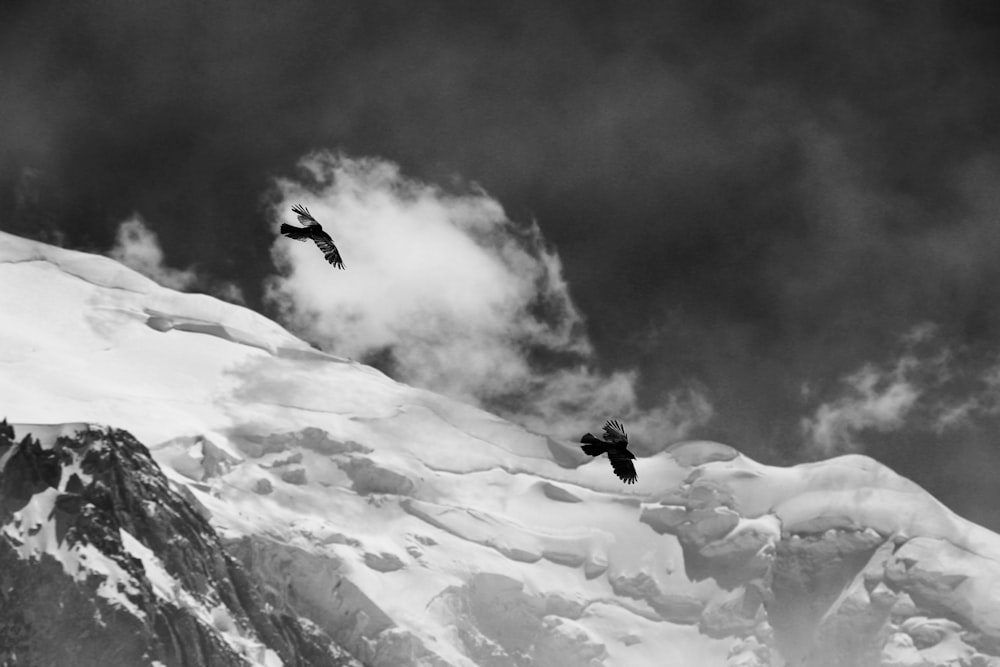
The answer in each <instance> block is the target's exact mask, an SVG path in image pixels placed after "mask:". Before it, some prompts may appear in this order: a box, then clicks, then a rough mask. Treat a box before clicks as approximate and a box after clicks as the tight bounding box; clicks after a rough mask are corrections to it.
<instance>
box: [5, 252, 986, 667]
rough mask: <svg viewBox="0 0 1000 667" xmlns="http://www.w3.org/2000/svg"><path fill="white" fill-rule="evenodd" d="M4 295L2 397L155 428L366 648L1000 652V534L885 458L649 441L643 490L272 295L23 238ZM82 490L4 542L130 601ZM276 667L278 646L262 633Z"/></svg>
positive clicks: (811, 654)
mask: <svg viewBox="0 0 1000 667" xmlns="http://www.w3.org/2000/svg"><path fill="white" fill-rule="evenodd" d="M0 313H3V315H4V316H3V317H2V318H0V364H2V367H3V370H4V372H3V373H2V374H0V416H6V417H7V418H8V419H10V420H11V421H12V422H14V423H15V424H16V425H17V426H16V430H17V433H18V437H21V436H23V434H24V433H27V432H31V433H33V434H35V435H36V436H38V437H41V438H42V440H43V443H44V442H50V441H52V440H53V439H54V438H56V437H58V435H59V433H60V431H59V429H60V428H66V429H69V428H72V425H73V424H80V423H100V424H108V425H112V426H114V427H117V428H123V429H126V430H128V431H130V432H131V433H132V434H134V435H135V436H136V437H137V438H138V439H139V440H140V441H142V442H144V443H145V444H146V445H147V446H149V447H150V449H151V450H152V453H153V456H154V458H155V460H156V462H157V463H158V464H159V465H160V466H161V467H162V468H163V470H164V472H165V473H166V474H167V476H168V477H169V479H170V480H171V483H172V484H174V485H176V486H177V488H179V489H184V493H185V494H186V495H187V496H188V497H189V498H190V499H191V500H192V501H194V503H195V504H196V505H197V506H199V507H201V508H202V511H204V513H205V514H206V515H207V516H209V517H210V520H211V523H212V525H213V526H214V527H215V528H216V529H217V530H218V531H219V532H220V534H221V535H223V536H224V538H225V539H226V541H227V543H228V544H229V548H230V550H231V551H232V553H233V554H234V555H236V556H237V557H238V558H239V559H240V560H241V561H242V562H243V563H244V565H246V566H247V567H248V568H249V569H251V570H252V571H254V573H255V574H257V575H259V576H260V577H261V578H262V579H263V580H264V581H267V582H269V584H268V589H267V591H266V595H267V596H270V597H271V599H273V600H275V601H279V600H280V601H282V602H285V603H288V604H290V605H291V606H292V607H293V608H295V609H296V610H297V612H298V613H299V614H301V615H303V616H305V617H307V618H308V619H309V620H310V621H311V622H314V623H315V624H316V625H317V626H318V627H319V628H321V629H322V630H324V631H325V632H327V633H328V634H329V635H330V636H332V637H334V638H335V639H336V640H337V641H338V642H339V643H340V644H341V645H343V646H345V647H347V648H348V649H349V650H350V651H351V652H352V653H353V654H354V655H355V656H356V657H358V658H359V659H361V660H362V661H363V662H364V663H365V664H368V665H385V666H387V667H388V666H390V665H391V666H393V667H403V666H406V665H440V666H455V667H459V666H461V667H473V666H474V665H496V666H505V665H518V664H528V663H527V661H529V660H530V661H533V662H532V664H535V665H541V666H551V667H570V666H576V665H608V666H611V665H630V666H635V667H643V666H644V665H648V666H650V667H652V666H653V665H665V664H666V665H673V664H676V665H706V666H712V665H720V666H722V665H733V666H735V665H741V666H747V667H749V666H751V665H771V664H773V665H780V664H784V663H783V660H785V659H787V660H790V661H791V660H798V662H795V664H803V665H834V664H856V665H865V664H879V663H878V661H879V660H883V661H885V662H884V663H883V664H892V665H900V666H902V665H920V664H952V663H948V662H947V661H948V660H954V663H953V664H973V663H972V662H970V661H972V660H973V659H974V658H975V659H977V660H980V661H981V662H982V664H989V663H987V662H986V661H987V660H988V659H992V658H991V657H990V656H995V655H997V647H998V646H1000V602H998V601H1000V536H997V535H996V534H993V533H991V532H989V531H987V530H985V529H984V528H981V527H979V526H976V525H974V524H972V523H970V522H968V521H965V520H963V519H962V518H961V517H958V516H957V515H955V514H954V513H952V512H950V511H949V510H948V509H947V508H945V507H944V506H943V505H941V504H940V503H939V502H937V501H936V500H935V499H934V498H933V497H931V496H930V495H929V494H927V493H926V492H925V491H923V490H922V489H921V488H920V487H919V486H917V485H916V484H914V483H912V482H910V481H909V480H906V479H904V478H902V477H899V476H898V475H896V474H894V473H893V472H892V471H891V470H889V469H887V468H885V467H884V466H881V465H880V464H878V463H877V462H875V461H874V460H872V459H869V458H866V457H863V456H856V455H855V456H844V457H839V458H836V459H832V460H828V461H822V462H818V463H813V464H808V465H799V466H795V467H792V468H778V467H771V466H766V465H763V464H760V463H757V462H755V461H753V460H751V459H749V458H747V457H745V456H743V455H741V454H740V453H739V452H738V451H737V450H736V449H734V448H732V447H730V446H727V445H724V444H720V443H712V442H691V443H683V444H681V445H678V446H675V447H674V448H672V449H671V450H669V451H667V452H664V453H661V454H658V455H656V456H653V457H649V458H640V459H638V460H637V461H636V468H637V469H638V470H639V481H638V483H637V484H636V485H634V486H629V487H626V486H624V485H623V484H621V483H620V482H619V480H617V479H615V478H614V476H612V475H611V474H610V471H609V470H608V468H607V462H606V461H604V460H598V461H593V462H590V461H587V460H586V459H587V457H583V456H577V455H576V453H575V448H576V444H575V443H571V442H561V441H554V440H552V439H550V438H548V437H546V436H545V435H542V434H536V433H531V432H528V431H526V430H524V429H523V428H521V427H519V426H517V425H515V424H512V423H510V422H507V421H505V420H503V419H500V418H498V417H496V416H494V415H491V414H489V413H486V412H484V411H482V410H479V409H477V408H474V407H470V406H467V405H463V404H461V403H458V402H456V401H453V400H449V399H447V398H444V397H441V396H438V395H435V394H432V393H430V392H427V391H423V390H420V389H417V388H413V387H409V386H406V385H403V384H400V383H398V382H395V381H393V380H392V379H390V378H388V377H386V376H385V375H384V374H382V373H380V372H378V371H376V370H374V369H372V368H369V367H366V366H364V365H361V364H358V363H355V362H352V361H350V360H347V359H343V358H340V357H337V356H335V355H332V354H327V353H324V352H320V351H318V350H316V349H314V348H312V347H310V346H309V345H308V344H306V343H304V342H303V341H301V340H299V339H297V338H296V337H294V336H293V335H292V334H291V333H289V332H288V331H286V330H285V329H283V328H282V327H280V326H279V325H277V324H275V323H274V322H271V321H270V320H267V319H266V318H264V317H263V316H261V315H259V314H256V313H254V312H252V311H250V310H248V309H246V308H242V307H239V306H235V305H232V304H228V303H224V302H222V301H219V300H216V299H214V298H211V297H208V296H203V295H194V294H182V293H178V292H176V291H173V290H170V289H167V288H164V287H160V286H158V285H156V284H155V283H153V282H151V281H150V280H148V279H146V278H144V277H142V276H140V275H139V274H137V273H135V272H133V271H131V270H129V269H127V268H125V267H123V266H121V265H120V264H118V263H116V262H114V261H112V260H110V259H107V258H103V257H96V256H92V255H87V254H83V253H78V252H72V251H68V250H63V249H59V248H54V247H50V246H46V245H43V244H40V243H35V242H30V241H26V240H23V239H20V238H17V237H14V236H10V235H7V234H3V233H0ZM47 424H70V425H71V426H67V427H59V426H51V427H45V428H41V427H40V426H39V425H47ZM588 428H592V425H586V424H582V425H581V429H582V430H586V429H588ZM3 455H4V453H3V452H0V468H2V463H3ZM55 493H56V492H55V491H53V492H52V493H41V494H37V495H35V496H34V497H33V498H32V499H31V502H30V503H29V504H28V506H27V507H25V508H24V509H22V510H21V511H20V514H19V516H18V521H19V522H20V523H19V525H18V526H14V525H13V524H8V525H6V526H5V527H4V528H3V531H4V532H3V536H4V537H6V538H7V539H8V540H10V541H11V542H12V543H14V544H18V545H19V546H18V549H19V550H20V553H21V554H22V555H23V556H24V557H26V558H27V557H30V556H31V555H32V554H36V553H39V552H43V551H44V552H46V553H50V554H51V555H53V556H54V557H56V558H57V559H59V560H60V562H61V563H63V566H64V567H65V569H66V572H68V573H70V574H73V573H74V572H78V571H80V570H81V568H82V567H84V566H83V565H81V562H83V561H86V567H88V568H90V570H91V571H99V572H101V573H102V574H103V576H104V577H105V580H106V581H107V582H108V584H107V587H108V591H109V593H108V595H109V597H113V594H112V593H111V592H110V591H111V590H112V589H114V590H117V588H116V586H117V584H118V583H120V577H119V573H117V572H116V571H115V569H114V568H113V567H111V566H110V565H108V564H107V563H104V562H102V561H101V557H100V554H99V553H82V552H81V553H74V554H68V553H60V552H59V549H58V547H56V546H53V540H52V538H51V535H50V534H49V533H48V532H47V530H48V529H47V528H46V527H45V526H46V525H47V522H46V521H45V520H44V517H46V516H47V515H48V514H49V513H50V511H51V508H52V503H53V502H54V496H55ZM36 526H41V529H40V530H38V531H37V532H34V533H32V530H33V529H34V527H36ZM121 537H122V540H123V543H124V544H126V545H127V546H128V548H129V550H130V551H131V552H132V553H133V554H134V555H135V557H136V558H138V559H139V560H140V561H141V562H142V564H143V567H144V568H145V571H146V576H147V578H148V579H149V581H150V583H151V584H152V586H153V589H154V591H155V592H156V594H157V595H159V596H162V597H163V598H164V599H167V600H170V601H171V603H172V604H175V605H179V606H182V607H185V608H188V609H190V610H192V611H193V612H194V613H196V614H197V616H198V617H199V618H202V619H203V620H204V621H205V622H206V623H210V624H212V625H214V626H215V627H217V628H218V629H219V632H220V634H221V636H222V637H223V638H224V640H225V641H227V642H230V643H231V644H233V645H234V647H237V648H239V649H240V650H241V652H242V653H243V654H245V655H246V654H248V652H249V651H250V650H251V648H253V647H250V646H248V645H246V641H248V640H246V638H243V637H241V636H240V635H239V633H236V632H234V631H233V630H232V628H233V627H234V626H233V625H232V623H231V619H229V620H227V619H226V618H225V613H224V612H220V611H219V610H218V609H213V608H209V607H206V606H204V605H203V604H202V603H200V602H199V601H197V600H194V599H189V598H186V597H184V595H183V594H182V593H180V592H178V591H179V589H178V587H177V586H176V583H175V582H174V581H172V579H171V577H170V576H169V575H168V574H167V573H166V571H165V570H164V569H163V567H162V565H161V564H160V563H159V560H158V557H157V555H156V554H154V553H152V552H151V551H149V549H147V548H145V547H143V546H142V545H141V544H139V543H137V542H136V541H135V540H134V539H132V538H131V536H129V535H128V534H127V533H123V534H122V536H121ZM816 581H823V582H827V583H828V584H829V582H835V584H836V585H834V584H829V585H830V588H829V590H826V589H823V590H820V591H819V592H818V593H816V592H815V591H816V590H818V589H816V587H815V586H814V585H813V584H815V582H816ZM807 591H813V592H807ZM119 604H121V605H127V601H122V600H119ZM907 605H909V606H907ZM862 621H864V622H865V623H874V624H875V625H874V627H876V629H877V632H875V633H874V634H873V635H872V636H871V637H868V636H867V635H865V636H864V637H863V638H861V639H858V640H857V641H858V642H862V641H863V642H867V643H865V645H864V646H859V647H857V648H856V650H855V649H854V648H846V649H844V648H842V647H838V646H835V645H832V644H830V643H829V642H827V643H824V642H823V641H821V640H819V639H817V638H816V637H817V636H818V634H817V633H819V634H820V635H821V634H823V633H829V634H830V636H838V637H847V636H851V633H852V632H854V634H855V635H856V634H858V633H857V632H855V630H856V629H857V628H858V627H861V626H860V625H859V624H860V623H861V622H862ZM838 633H839V634H838ZM862 634H863V633H862ZM876 635H877V636H876ZM241 642H243V643H242V644H241ZM258 648H259V647H258ZM838 651H847V653H842V654H841V653H838ZM851 651H854V652H853V653H852V652H851ZM845 655H846V656H848V657H847V658H845V657H844V656H845ZM850 656H862V657H860V658H857V660H858V661H856V662H855V663H850V662H849V660H851V659H854V658H851V657H850ZM865 656H867V657H865ZM871 656H874V657H871ZM845 660H847V662H845ZM960 660H965V661H966V662H964V663H963V662H960ZM873 661H874V662H873ZM258 664H265V665H271V664H277V663H275V662H274V660H273V657H272V656H271V655H270V654H267V653H266V651H263V650H262V652H259V659H258Z"/></svg>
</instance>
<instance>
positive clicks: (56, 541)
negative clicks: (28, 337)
mask: <svg viewBox="0 0 1000 667" xmlns="http://www.w3.org/2000/svg"><path fill="white" fill-rule="evenodd" d="M76 426H79V427H80V428H79V430H78V431H77V432H76V433H75V434H74V435H66V434H54V433H45V431H46V430H47V429H36V433H37V431H38V430H41V431H42V433H41V434H40V435H42V436H43V437H45V436H48V437H49V441H48V442H45V443H44V444H43V442H42V441H40V440H39V439H36V438H34V437H32V434H31V433H30V432H29V431H30V430H31V429H29V428H24V429H21V428H19V429H18V430H19V431H25V432H26V434H25V435H24V437H23V438H22V439H21V440H20V441H17V440H15V437H14V436H15V434H14V429H13V428H12V427H11V426H10V425H8V424H7V423H6V422H4V423H3V425H2V426H0V462H2V466H0V591H2V595H3V605H2V606H0V609H2V611H0V664H5V665H8V664H9V665H95V666H96V665H152V664H155V663H156V662H157V661H158V662H159V663H162V664H164V665H185V666H192V667H193V666H201V665H205V666H216V665H233V666H236V665H246V664H250V663H252V664H264V665H278V664H285V665H330V666H331V667H332V666H334V665H350V664H353V661H352V660H351V659H350V658H349V656H348V655H347V654H346V653H345V652H344V651H342V650H341V649H339V648H338V647H337V646H336V645H335V644H334V643H333V642H332V641H331V639H330V638H329V637H328V636H325V635H324V634H323V633H322V632H320V631H318V630H317V629H316V628H315V627H313V626H311V625H309V624H306V623H303V622H302V621H301V620H300V619H299V618H298V616H297V615H295V614H294V613H292V612H291V611H290V609H289V608H288V607H287V606H286V605H276V604H273V603H264V601H263V599H262V598H261V595H260V593H259V586H258V583H257V582H255V581H253V580H252V578H251V577H249V576H248V574H247V572H246V570H245V569H244V568H243V567H242V566H240V564H239V563H238V562H237V561H236V560H235V559H234V558H233V557H232V556H230V555H229V554H228V553H227V552H226V551H225V550H224V549H223V548H222V544H221V542H220V540H219V538H218V536H217V535H216V533H215V530H214V529H213V528H212V527H211V525H209V523H208V522H207V521H206V520H205V519H204V518H203V517H202V515H201V514H200V513H199V512H198V511H197V510H196V509H195V508H193V507H192V506H191V504H190V503H189V502H187V501H186V500H185V499H184V498H183V497H182V496H181V495H179V494H177V493H175V492H174V491H173V490H172V489H171V488H170V484H169V482H168V481H167V479H166V477H164V475H163V473H162V472H161V470H160V468H159V466H158V465H157V464H156V463H155V462H153V460H152V458H151V457H150V455H149V451H148V450H147V449H146V448H145V447H144V446H143V445H142V444H140V443H139V442H137V441H136V440H135V439H134V438H132V437H131V436H130V435H129V434H128V433H126V432H124V431H118V430H113V429H98V428H93V427H88V426H85V425H76ZM59 431H62V432H63V433H65V432H67V431H69V429H67V428H63V429H59ZM53 436H54V437H53ZM58 638H72V639H73V641H57V639H58Z"/></svg>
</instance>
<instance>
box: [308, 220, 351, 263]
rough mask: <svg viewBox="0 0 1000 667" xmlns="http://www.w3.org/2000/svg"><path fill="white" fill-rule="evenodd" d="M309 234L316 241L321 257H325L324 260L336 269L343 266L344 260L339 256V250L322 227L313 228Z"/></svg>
mask: <svg viewBox="0 0 1000 667" xmlns="http://www.w3.org/2000/svg"><path fill="white" fill-rule="evenodd" d="M311 236H312V240H313V241H315V242H316V246H317V247H318V248H319V249H320V250H322V251H323V257H325V258H326V261H328V262H330V263H331V264H333V265H334V266H335V267H337V268H338V269H342V268H344V260H343V259H341V258H340V251H339V250H337V246H336V245H334V243H333V239H332V238H330V235H329V234H327V233H326V232H324V231H323V230H322V229H314V230H313V231H312V234H311Z"/></svg>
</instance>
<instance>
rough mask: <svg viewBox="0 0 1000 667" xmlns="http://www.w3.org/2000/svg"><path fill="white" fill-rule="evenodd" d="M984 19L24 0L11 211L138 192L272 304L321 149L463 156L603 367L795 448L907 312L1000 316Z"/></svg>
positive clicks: (11, 38)
mask: <svg viewBox="0 0 1000 667" xmlns="http://www.w3.org/2000/svg"><path fill="white" fill-rule="evenodd" d="M998 32H1000V12H998V11H997V10H996V9H995V8H993V7H992V5H990V4H987V3H978V4H974V3H952V2H948V3H945V2H931V3H919V4H915V3H904V2H882V3H872V2H847V3H844V2H808V3H795V4H788V3H782V4H778V3H764V2H746V3H732V2H713V1H709V2H696V3H662V2H630V3H613V4H611V3H596V2H563V3H556V2H547V3H546V2H505V3H489V4H486V3H450V2H430V3H426V2H422V3H407V2H375V3H371V2H368V3H362V2H356V3H355V2H328V3H312V2H298V1H294V0H293V1H287V2H281V3H275V2H263V1H253V0H251V1H248V2H240V3H225V2H165V1H164V2H160V1H158V0H153V1H150V2H143V3H132V2H125V1H124V0H121V1H114V0H103V1H100V2H97V1H94V2H76V3H60V2H55V1H52V2H32V3H19V2H8V3H4V4H3V6H2V8H0V71H2V73H3V75H2V76H0V225H2V226H3V228H4V229H7V230H11V231H14V232H17V233H22V234H27V235H33V236H37V237H42V238H46V239H49V240H55V241H59V242H63V243H65V244H67V245H71V246H74V247H83V248H88V249H95V250H102V251H106V250H108V249H109V248H111V247H112V246H113V244H114V243H115V238H116V237H115V234H116V233H117V229H118V225H119V223H120V222H121V221H122V220H124V219H126V218H127V217H129V216H131V215H132V214H133V213H138V214H139V215H141V216H142V218H143V219H144V220H145V221H146V223H147V225H148V226H149V228H150V229H151V230H153V231H154V232H155V233H156V234H157V236H158V238H159V239H160V242H161V244H162V247H163V252H164V257H165V261H166V263H167V264H168V265H170V266H175V267H184V268H189V267H190V268H192V270H196V271H197V272H198V274H199V275H200V276H204V277H205V279H206V280H214V281H218V282H219V283H229V282H235V283H237V284H238V285H239V286H240V287H241V288H242V290H243V292H244V293H245V295H246V298H247V301H248V303H249V304H251V305H252V306H255V307H264V304H263V303H262V300H261V298H262V291H261V289H262V288H261V285H262V284H263V280H264V278H265V277H266V276H267V275H269V274H271V273H272V272H273V270H274V267H273V265H272V264H271V259H270V256H269V247H270V243H271V230H270V228H269V225H268V220H267V215H268V210H269V208H268V203H269V198H273V197H274V194H273V190H272V189H271V188H272V186H273V182H274V178H275V177H278V176H284V175H288V174H289V173H291V172H292V171H293V169H294V165H295V164H296V162H297V161H298V160H299V158H301V156H302V155H304V154H306V153H307V152H309V151H311V150H315V149H324V148H328V149H335V150H342V151H344V152H345V153H346V154H348V155H356V156H378V157H381V158H386V159H389V160H392V161H394V162H397V163H399V164H400V165H401V166H402V168H403V170H404V172H405V173H406V174H408V175H409V176H412V177H415V178H420V179H424V180H427V181H430V182H436V183H439V184H441V185H442V186H445V187H454V188H456V189H459V190H461V189H463V188H468V184H469V183H470V182H475V183H478V184H480V185H482V186H483V188H485V190H486V191H487V192H488V193H489V194H490V195H491V196H493V197H494V198H495V199H496V200H497V201H499V202H500V203H501V204H503V206H504V207H505V208H506V209H507V212H508V216H509V217H511V218H512V219H515V220H517V219H520V220H525V221H527V220H532V219H534V220H537V222H538V224H539V226H540V227H541V229H542V231H543V232H544V234H545V236H546V238H547V239H548V240H549V241H550V242H552V243H553V244H554V247H555V248H556V249H557V250H558V252H559V254H560V256H561V258H562V260H563V263H564V268H565V276H566V278H567V281H568V283H569V285H570V289H571V290H572V293H573V297H574V298H575V300H576V302H577V304H578V306H579V307H580V310H581V311H582V313H583V314H584V316H585V318H586V319H587V326H588V329H589V332H590V334H591V338H592V340H593V341H594V344H595V347H596V349H597V352H598V356H599V358H600V360H601V363H603V364H604V365H605V366H606V368H605V369H604V370H606V371H611V370H613V369H616V368H622V367H639V368H641V369H642V371H643V379H642V383H643V384H642V398H643V400H644V401H646V402H647V403H648V404H650V405H653V404H655V403H656V402H657V401H658V400H662V399H663V397H665V396H667V395H669V392H670V390H671V389H672V388H674V387H677V386H682V385H685V386H699V387H701V389H702V391H703V392H704V393H705V394H706V395H707V396H709V398H710V400H711V401H712V403H713V405H714V407H715V415H716V417H715V419H714V420H713V421H712V422H711V423H710V424H709V425H707V426H706V427H705V429H704V432H703V433H702V435H705V436H708V437H716V438H718V439H721V440H724V441H727V442H730V443H732V444H734V445H736V446H739V447H742V448H745V449H747V450H749V451H750V452H751V453H753V454H755V455H757V456H759V457H761V458H765V459H768V460H783V461H788V460H793V459H794V458H796V457H797V456H800V455H801V444H802V434H801V431H800V429H799V425H800V421H801V419H802V418H803V417H804V416H809V415H812V414H814V413H815V410H816V409H817V408H818V406H819V405H820V404H822V403H825V402H828V401H830V400H832V398H831V397H832V396H834V395H835V394H836V392H837V391H838V390H839V389H838V388H840V387H841V386H842V385H841V383H842V381H843V379H844V378H847V377H850V376H851V374H852V373H856V372H857V371H858V369H859V368H861V367H862V366H863V365H864V364H865V363H869V362H870V363H882V362H883V361H884V360H885V358H886V354H887V352H886V351H887V350H891V349H892V346H893V345H895V344H896V341H897V340H898V337H899V336H900V335H901V334H902V333H903V332H906V331H909V330H910V329H911V328H912V327H913V326H915V325H917V324H921V323H924V322H935V323H937V324H939V325H940V327H941V334H940V335H941V337H942V339H943V340H945V341H947V343H948V344H949V345H951V344H960V345H972V346H981V347H989V346H990V345H992V341H995V340H996V339H997V333H998V328H1000V307H998V305H997V304H1000V288H998V287H997V285H1000V280H998V278H1000V275H998V274H1000V269H998V268H997V267H998V266H1000V263H998V262H997V261H996V257H997V251H998V250H1000V227H998V224H1000V223H998V217H1000V216H998V213H997V205H998V204H1000V195H998V194H997V193H998V192H1000V146H998V141H1000V132H998V131H1000V89H998V88H997V86H996V85H995V81H996V80H997V75H998V74H1000V67H998V65H1000V47H998V46H997V45H998V44H1000V39H998V38H1000V34H998ZM195 232H197V235H196V234H195ZM195 238H198V239H199V241H198V242H197V243H196V242H194V241H193V240H192V239H195ZM806 385H808V386H809V387H811V390H810V391H808V392H803V391H802V388H803V386H806ZM884 437H885V438H890V436H889V435H885V434H884ZM976 441H977V442H978V443H980V444H979V445H977V447H978V448H979V449H977V451H984V452H988V451H990V450H989V446H987V445H986V444H983V439H982V437H981V436H977V440H976ZM868 447H869V449H870V450H871V451H875V450H877V443H869V444H868ZM880 455H884V456H885V457H886V460H888V461H889V462H890V463H892V464H893V465H897V467H901V468H902V471H903V472H904V473H905V474H908V475H910V476H912V477H914V478H917V479H922V478H921V475H925V477H926V479H931V477H932V471H930V470H929V469H928V467H927V466H923V465H922V464H921V463H920V462H919V461H917V460H915V459H914V457H908V456H906V455H905V454H901V453H899V452H896V450H895V449H893V447H889V446H887V447H886V448H884V451H882V453H881V454H880ZM934 474H936V473H934ZM935 483H940V484H943V483H944V482H935ZM932 490H935V491H938V490H939V489H932Z"/></svg>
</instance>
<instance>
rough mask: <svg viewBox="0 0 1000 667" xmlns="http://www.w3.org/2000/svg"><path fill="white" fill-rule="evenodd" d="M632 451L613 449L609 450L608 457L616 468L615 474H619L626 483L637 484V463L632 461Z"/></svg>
mask: <svg viewBox="0 0 1000 667" xmlns="http://www.w3.org/2000/svg"><path fill="white" fill-rule="evenodd" d="M633 458H635V457H634V456H632V453H631V452H629V451H628V450H626V449H611V450H608V459H609V460H610V461H611V467H612V468H613V469H614V471H615V474H616V475H618V479H620V480H621V481H623V482H625V483H626V484H635V480H636V479H637V477H638V476H637V475H636V474H635V465H633V463H632V459H633Z"/></svg>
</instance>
